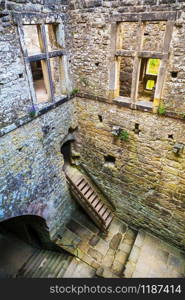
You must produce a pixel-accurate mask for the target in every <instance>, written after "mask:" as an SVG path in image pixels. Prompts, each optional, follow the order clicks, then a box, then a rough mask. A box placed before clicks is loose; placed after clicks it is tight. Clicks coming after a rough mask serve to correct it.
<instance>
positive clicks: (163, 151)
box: [77, 98, 185, 247]
mask: <svg viewBox="0 0 185 300" xmlns="http://www.w3.org/2000/svg"><path fill="white" fill-rule="evenodd" d="M99 115H101V116H102V120H103V121H102V122H100V120H99V117H98V116H99ZM78 116H79V134H78V143H77V145H78V149H79V152H80V153H81V160H82V163H83V164H85V166H86V167H87V169H88V170H89V171H90V173H91V174H92V175H94V176H95V179H96V180H97V181H98V183H99V184H101V187H102V188H103V190H104V191H105V193H106V194H107V196H108V198H109V200H110V201H111V202H112V204H113V205H114V206H115V207H116V214H117V215H118V216H119V217H120V218H122V219H123V220H124V221H126V222H127V223H128V224H130V225H133V226H136V227H137V228H145V229H147V230H148V231H151V232H153V233H155V234H156V235H158V236H160V237H162V238H164V239H167V240H168V241H170V242H171V243H176V244H177V245H179V246H181V247H183V246H184V242H185V232H184V213H185V203H184V199H185V176H184V170H185V153H181V154H179V155H176V154H175V153H174V147H175V145H176V144H178V143H179V144H181V143H182V144H184V143H185V138H184V130H185V123H184V121H181V120H173V119H167V118H166V117H158V116H157V115H154V114H151V113H146V112H144V113H143V112H139V111H133V110H130V109H126V108H122V107H119V106H116V105H111V104H108V103H106V104H103V103H101V102H98V101H93V100H90V99H82V98H78ZM136 124H137V125H136ZM114 126H119V127H120V128H122V129H123V130H124V131H126V132H127V133H128V134H129V137H128V140H127V141H124V140H123V141H120V140H119V139H118V138H115V137H114V135H113V133H112V131H113V127H114ZM136 127H137V128H138V127H139V128H138V129H136ZM107 155H111V156H113V157H115V159H116V161H115V165H114V164H113V163H112V164H106V162H105V159H104V157H106V156H107Z"/></svg>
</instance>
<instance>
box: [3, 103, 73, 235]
mask: <svg viewBox="0 0 185 300" xmlns="http://www.w3.org/2000/svg"><path fill="white" fill-rule="evenodd" d="M70 127H72V128H74V127H76V123H75V115H74V111H73V103H72V102H70V103H68V102H67V103H65V104H63V105H61V106H59V107H58V108H55V109H53V110H51V111H50V112H48V113H47V114H44V115H42V116H40V117H38V118H35V119H34V120H33V121H32V122H29V123H28V124H26V125H24V126H22V127H20V128H18V129H16V130H14V131H12V132H10V133H8V134H6V135H4V136H3V137H1V138H0V170H1V172H0V174H1V176H0V177H1V179H0V217H1V219H2V220H3V219H6V218H10V217H13V216H20V215H24V214H34V215H40V216H42V217H43V218H45V219H46V221H47V224H48V225H49V227H50V229H51V230H54V231H56V229H57V228H58V227H59V226H61V225H62V224H63V223H64V222H65V221H66V219H68V218H69V217H70V213H71V211H72V209H74V207H75V206H74V203H73V202H72V201H71V196H70V194H69V191H68V186H67V183H66V179H65V174H64V172H63V171H62V167H63V163H64V161H63V156H62V154H61V152H60V147H61V143H62V141H63V139H64V138H65V137H66V136H67V134H68V130H69V128H70Z"/></svg>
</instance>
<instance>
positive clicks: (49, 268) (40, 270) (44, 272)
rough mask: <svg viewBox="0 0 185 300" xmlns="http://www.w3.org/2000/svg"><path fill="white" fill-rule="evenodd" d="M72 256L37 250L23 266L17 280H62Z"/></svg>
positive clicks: (64, 253)
mask: <svg viewBox="0 0 185 300" xmlns="http://www.w3.org/2000/svg"><path fill="white" fill-rule="evenodd" d="M71 260H72V256H70V255H68V254H67V253H66V252H63V253H62V252H61V253H59V252H55V251H49V250H37V251H36V252H35V253H34V254H33V255H32V256H31V257H30V258H29V259H28V261H27V262H26V263H25V264H24V265H23V266H22V268H21V269H20V270H19V272H18V274H17V276H16V277H17V278H62V277H63V274H64V272H65V271H66V268H67V266H68V265H69V264H70V262H71Z"/></svg>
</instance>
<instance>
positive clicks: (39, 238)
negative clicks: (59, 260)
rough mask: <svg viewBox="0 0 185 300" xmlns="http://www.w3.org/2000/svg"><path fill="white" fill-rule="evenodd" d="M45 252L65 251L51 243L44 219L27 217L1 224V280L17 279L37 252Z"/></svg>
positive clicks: (32, 216)
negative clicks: (26, 263)
mask: <svg viewBox="0 0 185 300" xmlns="http://www.w3.org/2000/svg"><path fill="white" fill-rule="evenodd" d="M45 250H52V251H56V252H61V251H63V250H62V249H61V248H59V247H58V246H57V245H56V244H55V243H54V242H52V241H51V239H50V235H49V231H48V227H47V224H46V222H45V220H44V219H43V218H42V217H40V216H34V215H25V216H19V217H14V218H11V219H8V220H5V221H2V222H0V278H11V277H15V275H16V274H17V273H18V271H19V270H20V268H21V267H22V266H23V265H24V264H25V262H26V261H27V260H28V259H29V258H30V257H31V256H32V255H34V254H35V252H38V251H45Z"/></svg>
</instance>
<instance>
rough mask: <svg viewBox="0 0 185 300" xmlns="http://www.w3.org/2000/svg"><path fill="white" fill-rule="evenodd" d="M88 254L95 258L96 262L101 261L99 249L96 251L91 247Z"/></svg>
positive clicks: (101, 256)
mask: <svg viewBox="0 0 185 300" xmlns="http://www.w3.org/2000/svg"><path fill="white" fill-rule="evenodd" d="M88 254H89V255H90V256H92V258H93V259H95V260H96V261H97V262H98V263H101V261H102V259H103V255H102V254H101V253H100V252H99V251H97V250H95V249H93V248H89V250H88Z"/></svg>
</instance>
